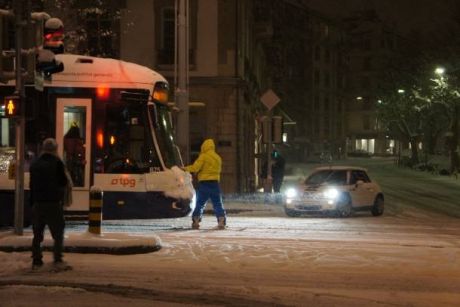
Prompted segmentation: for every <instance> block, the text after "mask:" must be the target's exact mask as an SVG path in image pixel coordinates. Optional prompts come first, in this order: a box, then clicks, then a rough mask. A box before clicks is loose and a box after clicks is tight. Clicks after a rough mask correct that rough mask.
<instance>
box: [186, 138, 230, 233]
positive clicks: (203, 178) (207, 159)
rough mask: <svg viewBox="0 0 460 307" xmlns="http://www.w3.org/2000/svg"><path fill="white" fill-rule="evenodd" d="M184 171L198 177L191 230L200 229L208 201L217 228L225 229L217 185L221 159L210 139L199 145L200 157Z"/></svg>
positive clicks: (223, 213) (223, 210) (224, 216)
mask: <svg viewBox="0 0 460 307" xmlns="http://www.w3.org/2000/svg"><path fill="white" fill-rule="evenodd" d="M185 170H186V171H188V172H191V173H196V174H197V177H198V188H197V192H196V194H197V196H196V206H195V210H194V211H193V213H192V228H193V229H199V228H200V222H201V217H202V216H203V211H204V208H205V207H206V203H207V201H208V199H211V202H212V205H213V209H214V214H215V215H216V218H217V223H218V224H217V227H218V228H219V229H225V227H226V212H225V209H224V205H223V203H222V191H221V189H220V185H219V181H220V173H221V171H222V159H221V158H220V156H219V155H218V154H217V153H216V151H215V145H214V141H213V140H212V139H207V140H205V141H204V142H203V144H201V151H200V155H199V156H198V158H197V159H196V160H195V162H194V163H193V164H192V165H188V166H186V167H185Z"/></svg>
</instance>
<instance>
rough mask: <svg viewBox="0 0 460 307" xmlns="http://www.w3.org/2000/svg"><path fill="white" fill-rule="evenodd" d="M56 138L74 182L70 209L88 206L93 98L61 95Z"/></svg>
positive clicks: (57, 113)
mask: <svg viewBox="0 0 460 307" xmlns="http://www.w3.org/2000/svg"><path fill="white" fill-rule="evenodd" d="M56 140H57V142H58V144H59V148H58V150H59V155H60V157H62V159H63V161H64V163H65V165H66V168H67V170H68V172H69V174H70V176H71V178H72V181H73V192H72V197H73V203H72V206H71V207H70V210H78V211H80V210H88V209H89V188H90V165H91V161H90V159H91V154H90V153H91V99H79V98H58V99H57V103H56Z"/></svg>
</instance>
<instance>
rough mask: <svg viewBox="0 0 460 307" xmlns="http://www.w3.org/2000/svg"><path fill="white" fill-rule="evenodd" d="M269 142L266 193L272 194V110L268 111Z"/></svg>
mask: <svg viewBox="0 0 460 307" xmlns="http://www.w3.org/2000/svg"><path fill="white" fill-rule="evenodd" d="M267 118H268V123H267V125H268V142H267V183H266V185H267V187H266V192H268V193H271V192H272V184H273V178H272V110H271V109H270V110H268V114H267Z"/></svg>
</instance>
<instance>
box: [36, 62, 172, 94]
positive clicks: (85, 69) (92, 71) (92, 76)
mask: <svg viewBox="0 0 460 307" xmlns="http://www.w3.org/2000/svg"><path fill="white" fill-rule="evenodd" d="M56 60H59V61H61V62H63V63H64V71H62V72H60V73H56V74H53V77H52V80H53V81H52V82H51V83H48V84H46V82H45V86H71V87H94V86H95V85H99V84H104V85H105V86H108V87H123V86H127V87H136V88H145V87H146V86H147V87H149V88H150V87H153V85H154V84H155V82H158V81H163V82H167V81H166V79H165V78H164V77H163V76H162V75H160V74H159V73H157V72H155V71H153V70H151V69H150V68H147V67H144V66H141V65H138V64H134V63H130V62H125V61H121V60H115V59H109V58H97V57H91V56H84V55H74V54H58V55H56Z"/></svg>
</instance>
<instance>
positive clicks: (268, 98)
mask: <svg viewBox="0 0 460 307" xmlns="http://www.w3.org/2000/svg"><path fill="white" fill-rule="evenodd" d="M260 101H262V103H263V104H264V105H265V106H266V107H267V109H268V110H271V109H272V108H273V107H274V106H276V105H277V104H278V102H280V98H279V97H278V96H276V94H275V92H273V91H272V90H271V89H269V90H267V91H266V92H265V93H264V94H263V95H262V97H260Z"/></svg>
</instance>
